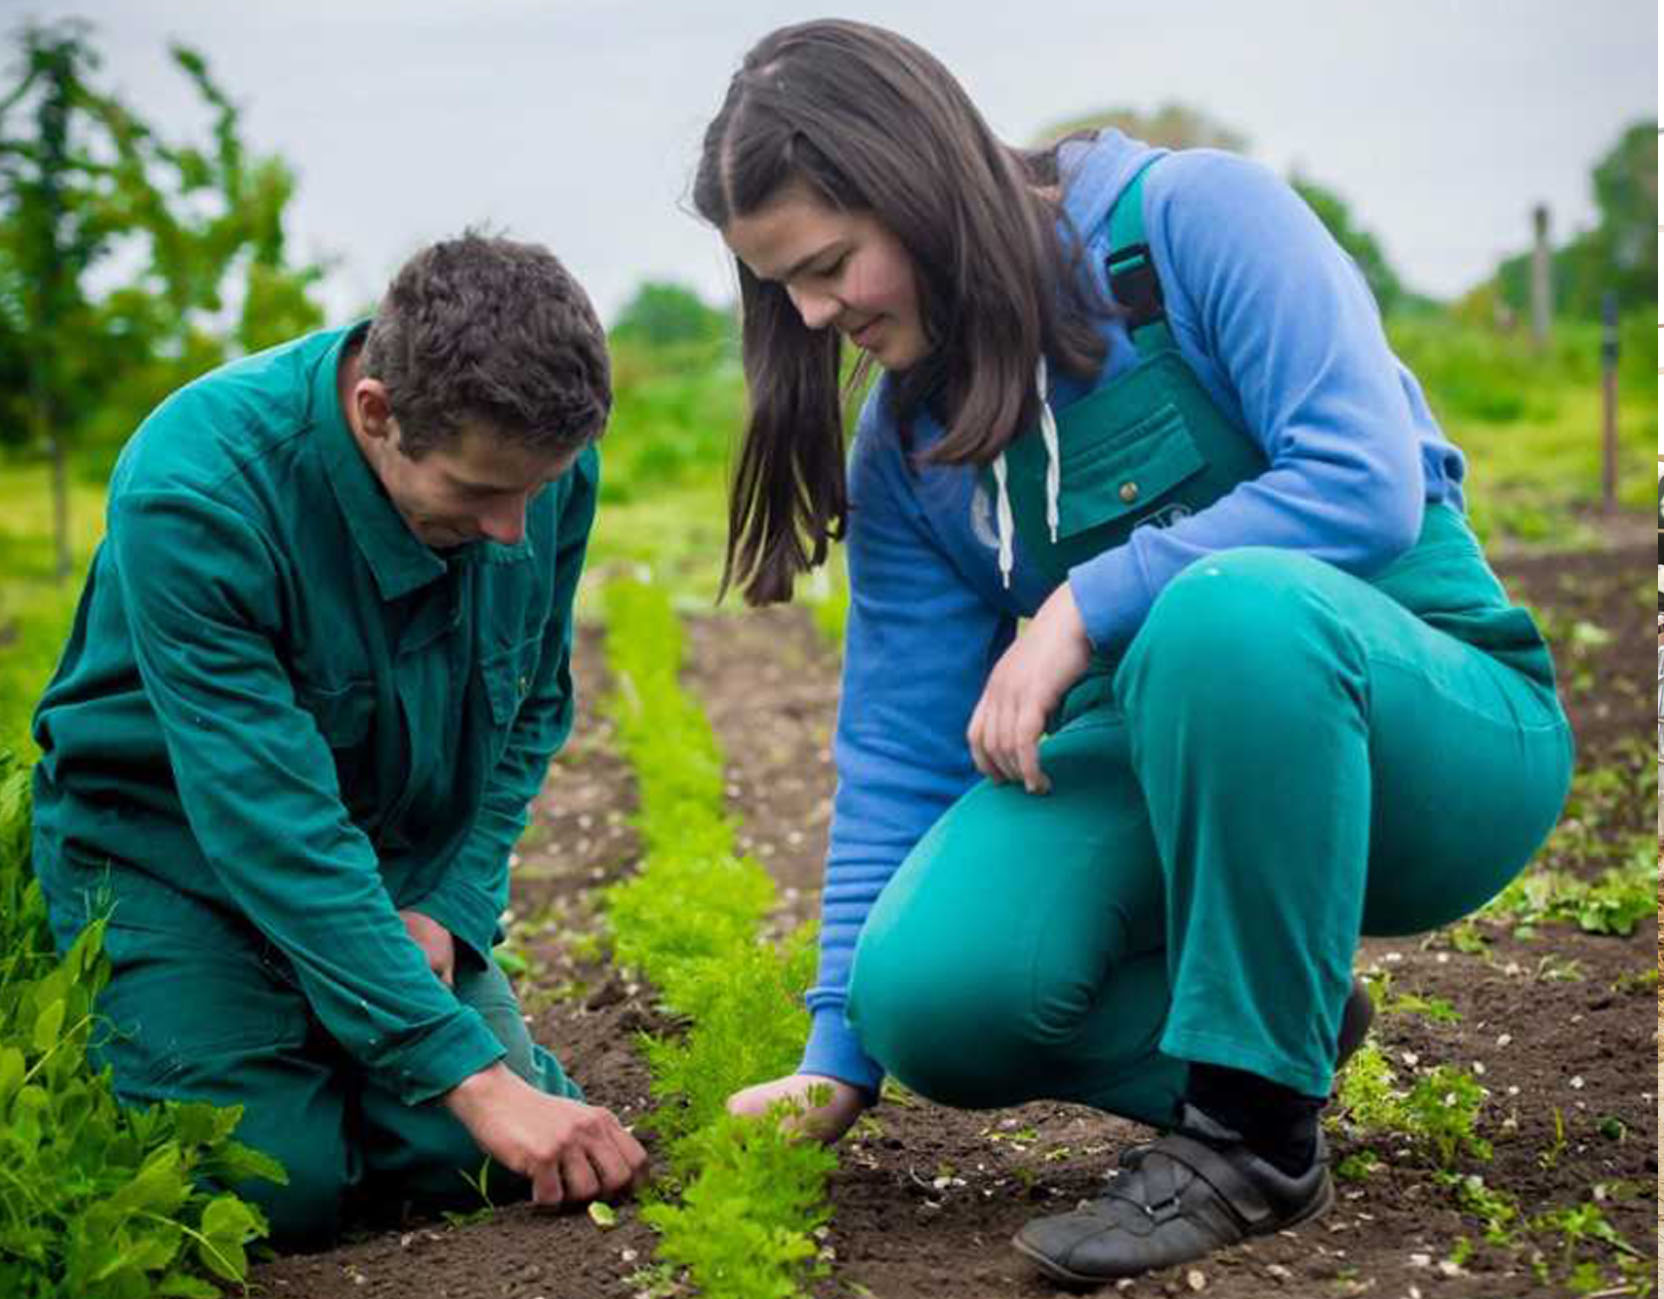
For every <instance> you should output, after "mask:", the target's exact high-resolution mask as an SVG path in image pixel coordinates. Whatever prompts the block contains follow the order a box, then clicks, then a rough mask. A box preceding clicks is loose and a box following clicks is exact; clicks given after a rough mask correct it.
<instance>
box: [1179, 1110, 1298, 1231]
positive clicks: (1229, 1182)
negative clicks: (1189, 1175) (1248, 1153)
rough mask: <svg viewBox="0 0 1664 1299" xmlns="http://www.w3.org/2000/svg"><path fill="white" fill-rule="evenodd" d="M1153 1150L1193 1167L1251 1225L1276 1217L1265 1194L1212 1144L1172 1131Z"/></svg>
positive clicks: (1255, 1225) (1192, 1169)
mask: <svg viewBox="0 0 1664 1299" xmlns="http://www.w3.org/2000/svg"><path fill="white" fill-rule="evenodd" d="M1151 1153H1152V1154H1162V1155H1166V1156H1167V1157H1168V1158H1169V1159H1171V1160H1172V1161H1173V1162H1174V1163H1177V1164H1183V1165H1184V1166H1185V1167H1186V1168H1188V1169H1190V1171H1191V1172H1193V1173H1195V1174H1196V1176H1197V1177H1199V1178H1201V1179H1202V1180H1203V1181H1204V1182H1206V1183H1207V1184H1208V1185H1209V1186H1211V1187H1212V1188H1213V1189H1214V1190H1215V1191H1217V1192H1218V1193H1219V1198H1220V1199H1221V1200H1223V1201H1224V1202H1225V1205H1226V1207H1228V1208H1229V1209H1230V1210H1231V1212H1232V1213H1234V1214H1235V1215H1236V1216H1237V1217H1238V1218H1240V1219H1241V1220H1242V1221H1243V1223H1244V1224H1246V1225H1247V1226H1249V1227H1257V1226H1259V1224H1260V1223H1262V1222H1264V1221H1265V1220H1266V1219H1267V1218H1270V1217H1271V1216H1272V1214H1273V1212H1274V1211H1273V1209H1272V1207H1271V1205H1270V1203H1269V1202H1267V1200H1266V1198H1265V1193H1264V1192H1263V1191H1261V1190H1260V1188H1259V1187H1258V1186H1256V1185H1254V1183H1253V1181H1252V1179H1250V1178H1249V1177H1248V1176H1247V1174H1245V1173H1244V1172H1243V1171H1242V1170H1241V1169H1240V1168H1238V1167H1237V1166H1236V1165H1235V1164H1233V1163H1232V1162H1231V1161H1230V1160H1229V1159H1227V1158H1225V1156H1224V1155H1222V1154H1220V1153H1219V1151H1217V1150H1215V1149H1214V1148H1213V1147H1212V1146H1210V1145H1207V1144H1206V1143H1204V1142H1201V1141H1197V1140H1196V1139H1195V1138H1194V1137H1187V1136H1185V1135H1184V1134H1183V1133H1182V1132H1172V1133H1169V1134H1168V1135H1167V1136H1165V1137H1163V1138H1162V1139H1161V1140H1160V1141H1159V1142H1157V1143H1156V1146H1155V1148H1154V1149H1153V1150H1152V1151H1151Z"/></svg>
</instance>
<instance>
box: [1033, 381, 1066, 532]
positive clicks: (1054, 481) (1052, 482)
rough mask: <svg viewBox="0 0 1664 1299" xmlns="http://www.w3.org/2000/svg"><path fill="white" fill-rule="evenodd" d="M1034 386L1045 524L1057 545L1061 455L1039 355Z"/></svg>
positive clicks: (1054, 417)
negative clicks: (1043, 446)
mask: <svg viewBox="0 0 1664 1299" xmlns="http://www.w3.org/2000/svg"><path fill="white" fill-rule="evenodd" d="M1034 386H1035V387H1036V388H1037V389H1038V390H1039V393H1040V436H1041V437H1042V438H1043V439H1044V440H1045V443H1046V526H1047V527H1049V528H1050V529H1051V532H1052V545H1054V546H1055V545H1057V498H1058V496H1059V495H1060V494H1061V493H1062V490H1063V455H1062V452H1060V451H1059V450H1058V447H1057V417H1056V416H1055V415H1053V414H1052V406H1051V402H1050V401H1048V400H1047V396H1046V390H1047V388H1048V387H1049V385H1048V384H1047V382H1046V358H1045V356H1043V355H1042V356H1041V358H1040V362H1039V364H1038V365H1036V366H1035V368H1034Z"/></svg>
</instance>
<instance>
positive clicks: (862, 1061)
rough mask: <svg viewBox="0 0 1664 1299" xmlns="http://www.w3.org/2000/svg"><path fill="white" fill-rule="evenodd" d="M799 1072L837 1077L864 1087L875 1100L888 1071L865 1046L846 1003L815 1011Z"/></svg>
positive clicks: (840, 1080)
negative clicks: (870, 1056)
mask: <svg viewBox="0 0 1664 1299" xmlns="http://www.w3.org/2000/svg"><path fill="white" fill-rule="evenodd" d="M798 1072H800V1073H813V1074H821V1075H823V1076H825V1077H827V1078H836V1079H837V1080H838V1081H839V1082H846V1083H848V1084H850V1086H852V1087H859V1088H861V1090H863V1091H864V1092H866V1093H867V1095H868V1098H869V1099H871V1100H877V1099H878V1091H879V1088H880V1087H881V1086H882V1085H883V1083H884V1071H883V1070H882V1069H881V1068H879V1067H878V1065H877V1064H875V1063H874V1062H873V1061H872V1060H870V1059H868V1058H867V1055H866V1052H864V1051H862V1050H861V1044H860V1042H859V1041H857V1040H856V1037H855V1030H854V1029H852V1028H850V1026H849V1024H848V1022H847V1021H845V1019H844V1008H843V1007H842V1006H822V1007H821V1008H819V1009H818V1010H816V1011H815V1013H814V1019H813V1021H812V1022H811V1024H810V1027H809V1044H808V1046H806V1047H805V1048H804V1049H803V1063H802V1065H801V1066H799V1070H798Z"/></svg>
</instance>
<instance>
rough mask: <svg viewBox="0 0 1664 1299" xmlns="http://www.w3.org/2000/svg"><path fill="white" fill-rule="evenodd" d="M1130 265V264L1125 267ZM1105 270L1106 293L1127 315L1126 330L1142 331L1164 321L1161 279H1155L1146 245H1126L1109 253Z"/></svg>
mask: <svg viewBox="0 0 1664 1299" xmlns="http://www.w3.org/2000/svg"><path fill="white" fill-rule="evenodd" d="M1129 262H1130V263H1133V264H1132V265H1126V264H1125V263H1129ZM1118 267H1119V268H1120V269H1117V268H1118ZM1105 269H1106V270H1107V272H1108V274H1109V291H1110V292H1111V293H1112V294H1114V295H1115V301H1116V302H1118V303H1119V304H1120V305H1121V307H1122V308H1123V309H1124V310H1125V311H1126V313H1127V328H1128V329H1142V328H1143V327H1144V326H1145V325H1150V324H1154V323H1155V322H1156V321H1158V320H1164V319H1166V317H1167V306H1166V304H1165V302H1164V301H1163V299H1162V295H1161V280H1160V279H1159V278H1157V276H1156V265H1155V261H1154V259H1152V258H1151V256H1150V245H1149V244H1129V245H1128V246H1127V247H1125V248H1123V249H1121V250H1120V251H1119V252H1116V253H1112V254H1110V257H1109V260H1108V261H1107V262H1106V263H1105Z"/></svg>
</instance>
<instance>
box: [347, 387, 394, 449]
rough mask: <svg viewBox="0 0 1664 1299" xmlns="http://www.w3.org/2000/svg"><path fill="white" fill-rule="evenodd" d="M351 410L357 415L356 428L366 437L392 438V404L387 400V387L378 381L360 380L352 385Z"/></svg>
mask: <svg viewBox="0 0 1664 1299" xmlns="http://www.w3.org/2000/svg"><path fill="white" fill-rule="evenodd" d="M352 401H353V409H354V410H355V411H356V412H357V414H358V426H359V427H360V428H361V429H363V430H364V435H365V436H366V437H372V438H378V439H387V438H391V437H392V436H393V433H394V430H395V425H394V422H393V403H392V402H391V401H389V400H388V398H387V386H386V385H385V384H384V383H382V381H381V380H380V379H371V378H361V379H360V380H359V381H358V382H357V383H355V384H354V385H353V389H352Z"/></svg>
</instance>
